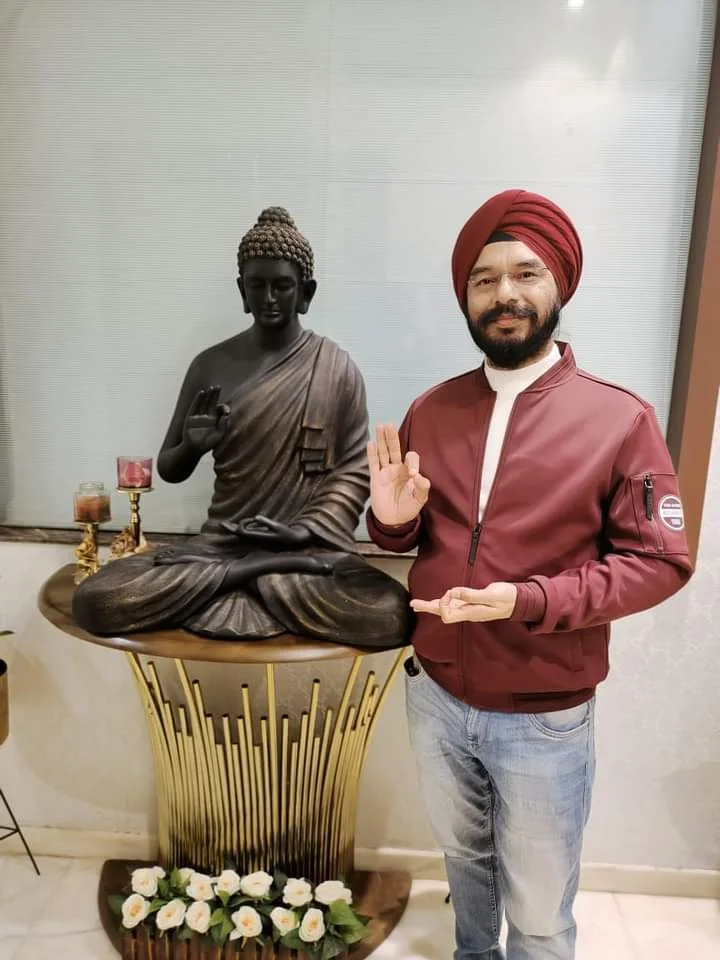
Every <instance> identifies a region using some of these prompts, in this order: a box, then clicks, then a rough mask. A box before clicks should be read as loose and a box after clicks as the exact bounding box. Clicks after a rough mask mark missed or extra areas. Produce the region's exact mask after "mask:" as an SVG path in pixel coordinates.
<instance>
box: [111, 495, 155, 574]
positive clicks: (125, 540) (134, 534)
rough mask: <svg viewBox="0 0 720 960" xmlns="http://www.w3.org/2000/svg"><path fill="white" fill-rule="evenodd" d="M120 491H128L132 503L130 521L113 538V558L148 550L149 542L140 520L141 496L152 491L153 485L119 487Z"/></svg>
mask: <svg viewBox="0 0 720 960" xmlns="http://www.w3.org/2000/svg"><path fill="white" fill-rule="evenodd" d="M118 490H119V491H120V493H126V494H127V496H128V501H129V503H130V523H129V524H128V525H127V526H126V527H125V528H124V529H123V530H122V531H121V532H120V533H119V534H118V535H117V536H116V537H114V539H113V542H112V546H111V550H110V552H111V554H112V558H113V559H115V560H116V559H118V558H119V557H128V556H131V555H132V554H133V553H140V552H141V551H143V550H147V547H148V544H147V541H146V540H145V537H144V536H143V534H142V522H141V520H140V497H141V496H142V495H143V493H152V491H153V488H152V487H118Z"/></svg>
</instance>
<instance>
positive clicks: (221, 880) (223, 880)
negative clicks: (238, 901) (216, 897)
mask: <svg viewBox="0 0 720 960" xmlns="http://www.w3.org/2000/svg"><path fill="white" fill-rule="evenodd" d="M239 889H240V877H239V876H238V874H237V873H235V871H234V870H223V872H222V873H221V874H220V876H219V877H218V878H217V881H216V882H215V892H216V893H220V892H221V891H222V893H227V894H229V895H230V896H232V895H233V894H234V893H237V892H238V890H239Z"/></svg>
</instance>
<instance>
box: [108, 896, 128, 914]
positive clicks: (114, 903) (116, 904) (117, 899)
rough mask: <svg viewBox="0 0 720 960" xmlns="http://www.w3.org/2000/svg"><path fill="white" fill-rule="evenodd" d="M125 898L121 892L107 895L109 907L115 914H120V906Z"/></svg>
mask: <svg viewBox="0 0 720 960" xmlns="http://www.w3.org/2000/svg"><path fill="white" fill-rule="evenodd" d="M126 899H127V898H126V897H125V896H124V894H122V893H113V894H111V895H110V896H109V897H108V903H109V904H110V909H111V910H112V912H113V913H114V914H115V915H116V916H117V917H121V916H122V906H123V904H124V903H125V900H126Z"/></svg>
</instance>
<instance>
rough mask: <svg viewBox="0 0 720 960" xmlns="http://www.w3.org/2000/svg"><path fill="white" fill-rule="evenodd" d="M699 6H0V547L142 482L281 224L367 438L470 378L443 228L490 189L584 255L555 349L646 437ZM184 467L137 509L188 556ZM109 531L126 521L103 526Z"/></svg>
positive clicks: (657, 392)
mask: <svg viewBox="0 0 720 960" xmlns="http://www.w3.org/2000/svg"><path fill="white" fill-rule="evenodd" d="M714 18H715V4H714V3H711V2H709V0H602V2H600V0H587V2H585V3H584V4H580V5H578V4H577V3H574V4H571V5H569V4H568V3H567V2H566V0H504V2H502V3H501V2H497V0H496V2H486V0H446V2H444V3H442V4H441V3H436V2H433V0H303V2H297V0H263V2H251V0H204V2H203V3H196V2H192V3H191V2H189V0H152V2H147V0H123V2H121V3H118V2H117V0H5V2H4V3H2V4H1V5H0V97H1V101H0V144H2V146H1V148H0V321H1V324H2V340H1V341H0V364H1V366H0V376H1V378H2V392H1V394H0V509H1V513H0V519H1V520H2V522H4V523H9V524H18V525H38V526H50V527H52V526H56V527H63V526H68V525H69V523H70V520H71V517H72V512H71V497H72V491H73V489H74V488H75V486H76V485H77V483H78V481H81V480H90V479H98V480H104V481H105V482H106V483H107V484H108V485H112V483H113V468H114V458H115V457H116V456H117V455H118V454H130V455H135V454H146V455H155V454H156V453H157V450H158V448H159V445H160V443H161V441H162V437H163V435H164V432H165V428H166V426H167V423H168V420H169V417H170V414H171V412H172V409H173V406H174V403H175V399H176V396H177V392H178V390H179V387H180V381H181V379H182V377H183V374H184V372H185V369H186V367H187V365H188V363H189V362H190V360H191V359H192V357H193V356H194V355H195V354H196V353H198V352H199V351H200V350H201V349H203V348H204V347H206V346H208V345H210V344H211V343H214V342H216V341H218V340H221V339H224V338H226V337H228V336H230V335H232V334H233V332H235V331H237V330H239V329H241V328H243V327H244V326H246V324H247V318H246V317H245V316H244V315H243V313H242V309H241V304H240V300H239V297H238V294H237V290H236V287H235V253H236V248H237V244H238V241H239V239H240V237H241V236H242V234H243V233H244V232H245V231H246V230H247V229H248V228H249V227H250V226H251V225H252V223H253V222H254V221H255V219H256V217H257V214H258V213H259V211H260V209H261V208H262V207H264V206H268V205H273V204H281V205H284V206H286V207H287V208H288V209H289V210H290V211H291V213H292V214H293V216H294V217H295V219H296V221H297V223H298V226H299V227H300V229H301V230H302V231H303V232H304V233H305V235H306V236H307V237H308V238H309V239H310V241H311V243H312V244H313V247H314V250H315V254H316V262H317V278H318V283H319V289H318V294H317V297H316V299H315V301H314V303H313V306H312V309H311V312H310V314H309V316H308V318H307V325H308V326H310V327H312V328H313V329H314V330H316V331H317V332H318V333H322V334H326V335H328V336H330V337H332V338H333V339H334V340H336V341H337V342H338V343H340V344H341V345H342V346H343V347H345V348H346V349H347V350H348V351H349V352H350V354H351V355H352V357H353V358H354V359H355V361H356V362H357V363H358V365H359V366H360V368H361V370H362V372H363V374H364V376H365V379H366V383H367V388H368V399H369V407H370V415H371V420H373V421H374V420H378V419H384V420H393V419H394V420H399V419H400V418H401V417H402V416H403V414H404V412H405V409H406V408H407V406H408V404H409V403H410V402H411V400H412V399H413V398H414V397H415V396H417V395H418V394H419V393H421V392H422V391H423V390H424V389H426V388H427V387H428V386H430V385H432V384H433V383H436V382H438V381H440V380H442V379H444V378H447V377H450V376H454V375H456V374H457V373H460V372H462V371H463V370H466V369H469V368H471V367H472V366H474V365H476V364H477V363H478V362H479V359H480V358H479V355H478V354H477V352H476V350H475V348H474V346H473V345H472V343H471V341H470V339H469V336H468V334H467V332H466V328H465V321H464V319H463V317H462V316H461V315H460V313H459V312H458V308H457V305H456V303H455V301H454V299H453V295H452V287H451V283H450V267H449V262H450V253H451V250H452V246H453V243H454V241H455V237H456V235H457V232H458V230H459V229H460V227H461V226H462V224H463V223H464V221H465V220H466V218H467V217H468V216H469V215H470V213H471V212H472V211H473V210H474V209H475V208H476V207H477V206H478V205H479V204H480V203H481V202H482V201H483V200H485V199H486V198H487V197H488V196H489V195H491V194H492V193H494V192H496V191H498V190H501V189H505V188H508V187H518V186H519V187H525V188H528V189H532V190H536V191H539V192H542V193H545V194H547V195H548V196H550V197H551V198H552V199H554V200H555V201H556V202H557V203H559V204H560V205H561V206H563V207H564V208H565V209H567V211H568V212H569V214H570V215H571V216H572V218H573V219H574V221H575V223H576V225H577V228H578V231H579V233H580V235H581V237H582V240H583V243H584V247H585V274H584V278H583V282H582V285H581V288H580V291H579V292H578V294H577V295H576V297H575V299H574V300H573V301H572V302H571V304H570V305H569V306H568V308H567V309H566V311H565V312H564V315H563V319H562V332H563V335H564V336H565V338H567V339H569V340H570V342H571V343H572V344H573V348H574V350H575V352H576V354H577V356H578V360H579V362H580V363H581V365H583V366H585V367H587V368H588V369H590V370H591V371H592V372H593V373H596V374H598V375H599V376H602V377H606V378H608V379H612V380H615V381H619V382H620V383H622V384H624V385H626V386H628V387H630V388H631V389H633V390H635V391H637V392H638V393H640V394H641V395H643V396H644V397H645V398H647V399H648V400H650V401H652V402H653V403H654V404H655V405H656V408H657V411H658V415H659V417H660V419H661V422H665V421H666V418H667V413H668V405H669V398H670V389H671V382H672V372H673V364H674V354H675V347H676V340H677V333H678V324H679V316H680V308H681V302H682V295H683V284H684V276H685V269H686V264H687V251H688V241H689V234H690V227H691V222H692V215H693V202H694V194H695V186H696V178H697V168H698V160H699V153H700V146H701V138H702V125H703V116H704V109H705V99H706V94H707V84H708V76H709V67H710V58H711V48H712V35H713V27H714ZM211 486H212V468H211V462H210V460H209V458H206V460H205V461H203V462H202V463H201V465H200V467H199V468H198V470H197V471H196V474H195V475H194V476H193V477H192V478H191V480H189V481H188V482H186V483H185V484H182V485H180V486H177V487H173V486H167V485H165V484H162V483H159V484H158V485H157V489H156V491H155V493H153V494H152V495H151V496H149V497H147V498H146V500H145V501H144V503H143V515H144V520H145V522H146V525H147V527H148V528H150V529H155V530H174V531H184V530H195V529H197V527H198V526H199V524H200V522H201V521H202V519H203V516H204V512H205V508H206V506H207V503H208V500H209V496H210V491H211ZM114 508H115V513H116V516H117V517H118V523H121V522H123V521H124V519H125V518H124V515H123V510H124V511H125V512H126V510H127V505H126V504H124V505H123V504H122V503H121V502H120V501H119V500H117V501H116V502H115V504H114Z"/></svg>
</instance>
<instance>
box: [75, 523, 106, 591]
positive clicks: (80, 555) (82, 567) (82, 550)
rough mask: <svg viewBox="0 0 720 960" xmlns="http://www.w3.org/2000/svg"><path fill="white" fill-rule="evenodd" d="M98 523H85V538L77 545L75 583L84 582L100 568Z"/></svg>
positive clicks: (83, 525)
mask: <svg viewBox="0 0 720 960" xmlns="http://www.w3.org/2000/svg"><path fill="white" fill-rule="evenodd" d="M98 526H99V524H97V523H83V524H82V527H83V538H82V540H81V541H80V543H79V544H78V546H77V547H75V550H74V553H75V561H76V562H75V583H82V582H83V580H85V579H86V578H87V577H89V576H91V575H92V574H93V573H97V572H98V570H99V569H100V557H99V554H98V541H97V532H98Z"/></svg>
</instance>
